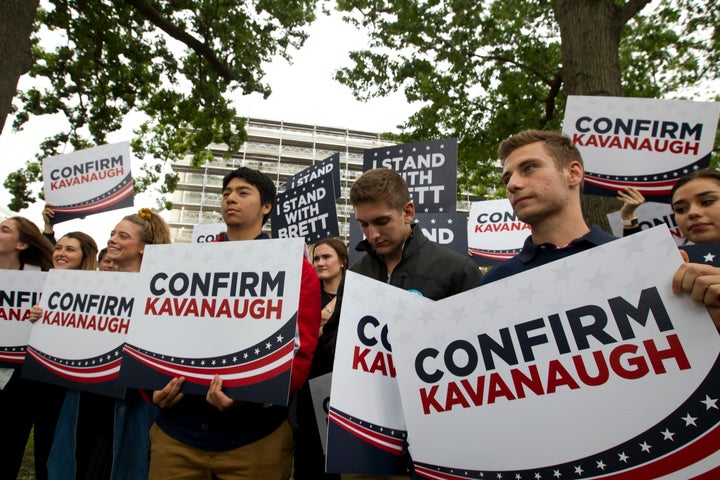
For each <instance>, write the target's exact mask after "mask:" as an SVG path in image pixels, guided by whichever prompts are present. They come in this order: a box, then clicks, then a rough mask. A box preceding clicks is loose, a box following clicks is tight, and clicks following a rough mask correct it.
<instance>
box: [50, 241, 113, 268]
mask: <svg viewBox="0 0 720 480" xmlns="http://www.w3.org/2000/svg"><path fill="white" fill-rule="evenodd" d="M65 237H68V238H72V239H75V240H77V241H78V243H79V244H80V251H81V252H82V261H81V262H80V266H79V267H78V270H97V263H98V261H97V252H98V248H97V244H96V243H95V240H93V239H92V237H91V236H90V235H88V234H87V233H83V232H70V233H66V234H65V235H63V236H62V237H60V238H61V239H63V238H65ZM106 250H107V249H106Z"/></svg>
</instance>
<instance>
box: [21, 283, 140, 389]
mask: <svg viewBox="0 0 720 480" xmlns="http://www.w3.org/2000/svg"><path fill="white" fill-rule="evenodd" d="M137 277H138V274H137V273H128V272H96V271H86V270H55V269H53V270H50V272H48V275H47V281H46V282H45V288H44V289H43V295H42V301H41V302H40V305H41V306H42V308H43V312H42V316H41V317H40V319H39V320H38V321H37V322H35V324H34V325H33V329H32V334H31V336H30V344H29V345H28V349H27V355H26V358H25V366H24V367H23V376H25V377H28V378H33V379H36V380H41V381H43V382H47V383H55V384H58V385H63V386H66V387H70V388H74V389H77V390H85V391H88V392H94V393H100V394H103V395H109V396H113V397H117V398H122V396H123V393H124V391H125V388H124V387H123V386H121V385H120V384H118V382H117V378H118V374H119V372H120V364H121V361H122V349H123V344H124V343H125V338H126V336H127V333H128V329H129V327H130V320H131V318H132V315H133V304H134V298H133V289H134V286H135V284H136V282H137Z"/></svg>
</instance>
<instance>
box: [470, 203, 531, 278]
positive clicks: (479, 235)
mask: <svg viewBox="0 0 720 480" xmlns="http://www.w3.org/2000/svg"><path fill="white" fill-rule="evenodd" d="M531 233H532V231H531V229H530V225H528V224H527V223H525V222H523V221H522V220H520V219H519V218H517V215H515V212H514V211H513V209H512V206H511V205H510V200H508V199H507V198H505V199H502V200H485V201H482V202H472V203H471V204H470V215H469V217H468V224H467V235H468V251H469V252H470V255H472V256H473V258H474V259H475V262H476V263H477V264H478V265H497V264H498V263H500V262H503V261H505V260H507V259H509V258H512V257H514V256H515V255H517V254H518V253H519V252H520V250H521V249H522V246H523V244H524V243H525V239H526V238H527V237H529V236H530V235H531Z"/></svg>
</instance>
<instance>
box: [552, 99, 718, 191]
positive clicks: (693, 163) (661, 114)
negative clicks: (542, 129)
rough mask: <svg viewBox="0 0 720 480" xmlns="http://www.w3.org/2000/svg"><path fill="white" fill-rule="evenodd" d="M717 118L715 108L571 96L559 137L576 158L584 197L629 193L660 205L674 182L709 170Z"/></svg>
mask: <svg viewBox="0 0 720 480" xmlns="http://www.w3.org/2000/svg"><path fill="white" fill-rule="evenodd" d="M719 114H720V103H715V102H693V101H688V100H660V99H652V98H629V97H599V96H577V95H571V96H569V97H568V101H567V106H566V107H565V119H564V121H563V133H565V134H566V135H568V136H569V137H570V138H571V139H572V140H573V143H574V144H575V145H576V146H577V147H578V149H579V150H580V153H581V154H582V157H583V161H584V164H585V189H584V193H589V194H592V195H605V196H611V197H615V196H616V195H617V192H618V191H619V190H622V189H623V188H625V187H635V188H637V189H638V191H639V192H640V193H642V194H643V195H644V196H645V197H646V198H648V199H649V200H653V201H657V202H663V201H667V200H668V199H669V198H670V189H671V188H672V186H673V184H674V183H675V181H676V180H677V179H679V178H680V177H682V176H683V175H685V174H687V173H689V172H691V171H693V170H698V169H701V168H707V167H708V166H709V164H710V154H711V153H712V150H713V145H714V143H715V131H716V130H717V124H718V115H719Z"/></svg>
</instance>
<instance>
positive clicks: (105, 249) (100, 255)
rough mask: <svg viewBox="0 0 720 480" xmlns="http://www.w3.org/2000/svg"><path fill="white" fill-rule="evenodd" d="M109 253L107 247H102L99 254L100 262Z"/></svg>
mask: <svg viewBox="0 0 720 480" xmlns="http://www.w3.org/2000/svg"><path fill="white" fill-rule="evenodd" d="M105 255H107V247H105V248H102V249H100V251H99V252H98V256H97V261H98V263H100V262H102V259H103V258H105Z"/></svg>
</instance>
